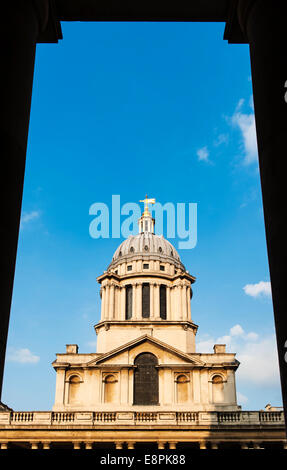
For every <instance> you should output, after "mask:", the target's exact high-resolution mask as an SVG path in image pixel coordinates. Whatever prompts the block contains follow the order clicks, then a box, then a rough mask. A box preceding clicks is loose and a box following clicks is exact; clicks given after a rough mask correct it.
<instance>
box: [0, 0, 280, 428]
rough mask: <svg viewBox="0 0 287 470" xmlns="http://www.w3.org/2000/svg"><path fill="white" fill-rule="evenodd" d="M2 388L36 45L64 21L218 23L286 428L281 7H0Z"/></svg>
mask: <svg viewBox="0 0 287 470" xmlns="http://www.w3.org/2000/svg"><path fill="white" fill-rule="evenodd" d="M1 12H2V24H1V33H2V35H3V38H2V42H1V44H2V49H3V51H2V56H1V59H2V61H1V62H2V74H1V75H2V76H1V78H2V87H1V104H2V106H1V146H2V152H1V157H2V168H1V185H0V187H1V191H2V194H1V195H2V198H1V202H2V219H1V228H0V236H1V247H2V256H1V274H2V276H1V280H2V284H1V286H2V295H1V304H0V319H1V323H0V387H1V388H2V379H3V369H4V361H5V352H6V343H7V334H8V325H9V315H10V307H11V299H12V291H13V281H14V271H15V262H16V253H17V243H18V233H19V222H20V213H21V203H22V192H23V182H24V172H25V158H26V147H27V136H28V127H29V115H30V105H31V95H32V84H33V72H34V58H35V48H36V43H39V42H46V43H57V42H58V40H59V39H62V33H61V24H60V22H61V21H190V22H192V21H202V22H203V21H213V22H225V23H226V27H225V33H224V39H226V40H228V42H229V43H232V44H243V43H245V44H246V43H248V44H249V48H250V60H251V71H252V85H253V97H254V107H255V121H256V132H257V142H258V153H259V168H260V178H261V188H262V198H263V209H264V220H265V231H266V241H267V252H268V261H269V269H270V279H271V286H272V299H273V307H274V320H275V329H276V337H277V346H278V355H279V366H280V376H281V386H282V395H283V404H284V410H285V422H286V423H287V296H286V285H287V243H286V239H287V233H286V232H287V231H286V227H285V225H286V224H285V213H286V205H287V204H286V202H287V197H286V189H285V187H286V176H285V172H284V163H285V162H284V160H285V159H286V155H287V55H286V51H287V37H286V34H285V29H286V27H285V24H284V21H285V18H286V16H287V15H286V13H287V5H286V1H284V0H277V1H276V2H274V1H273V0H192V1H190V2H186V1H183V0H178V1H177V2H175V3H174V4H172V3H170V4H167V3H166V2H163V1H157V2H155V1H154V0H153V1H151V0H146V1H145V2H141V3H138V2H134V1H132V0H123V1H122V2H118V1H117V0H110V1H109V2H107V1H106V0H105V1H101V0H99V1H96V0H25V2H23V1H22V0H15V1H14V2H6V9H5V8H4V5H2V8H1Z"/></svg>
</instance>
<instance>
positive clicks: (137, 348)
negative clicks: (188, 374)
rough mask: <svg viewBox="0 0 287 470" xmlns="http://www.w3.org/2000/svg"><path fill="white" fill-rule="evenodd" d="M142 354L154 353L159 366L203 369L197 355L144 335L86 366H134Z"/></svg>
mask: <svg viewBox="0 0 287 470" xmlns="http://www.w3.org/2000/svg"><path fill="white" fill-rule="evenodd" d="M141 352H151V353H154V354H155V355H156V356H157V357H158V358H159V364H165V365H168V364H171V365H172V364H178V365H184V364H186V365H189V366H191V365H193V366H197V367H203V366H204V364H205V363H204V362H202V361H201V360H200V359H198V358H197V357H196V354H195V355H190V354H187V353H184V352H183V351H180V350H179V349H176V348H174V347H173V346H170V345H169V344H167V343H164V342H162V341H160V340H158V339H156V338H154V337H152V336H149V335H143V336H140V337H139V338H137V339H135V340H133V341H130V342H128V343H126V344H124V345H122V346H120V347H118V348H115V349H113V350H111V351H109V352H107V353H104V354H102V355H101V356H99V357H97V358H96V359H93V360H92V361H90V362H88V364H87V365H86V366H88V367H93V366H99V365H103V366H104V365H112V364H114V365H116V364H121V365H124V364H131V363H132V364H133V360H134V358H135V357H136V356H137V355H138V354H140V353H141Z"/></svg>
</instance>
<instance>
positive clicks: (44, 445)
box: [42, 442, 51, 450]
mask: <svg viewBox="0 0 287 470" xmlns="http://www.w3.org/2000/svg"><path fill="white" fill-rule="evenodd" d="M42 444H43V449H45V450H48V449H50V444H51V443H50V442H43V443H42Z"/></svg>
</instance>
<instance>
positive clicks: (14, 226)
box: [0, 0, 61, 393]
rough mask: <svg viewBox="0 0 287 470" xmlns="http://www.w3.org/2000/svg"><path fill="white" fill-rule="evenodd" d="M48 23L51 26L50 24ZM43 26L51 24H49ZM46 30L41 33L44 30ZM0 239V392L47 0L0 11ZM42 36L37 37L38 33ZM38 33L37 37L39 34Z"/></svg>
mask: <svg viewBox="0 0 287 470" xmlns="http://www.w3.org/2000/svg"><path fill="white" fill-rule="evenodd" d="M51 24H52V27H51ZM49 26H50V27H51V28H50V29H49ZM48 29H49V31H50V33H49V32H48V33H47V34H46V36H45V32H46V31H47V30H48ZM1 33H2V46H3V47H2V54H1V70H2V72H1V92H0V93H1V111H0V116H1V121H0V133H1V160H2V168H1V176H0V191H2V193H1V201H4V200H5V204H2V210H1V231H0V243H1V246H2V247H5V249H4V250H3V253H2V256H1V262H0V263H1V265H0V266H1V274H2V275H1V280H2V285H1V287H2V292H3V294H2V295H1V300H0V302H1V303H0V311H1V315H0V393H1V390H2V379H3V369H4V360H5V352H6V343H7V333H8V325H9V316H10V306H11V298H12V289H13V281H14V270H15V262H16V252H17V243H18V233H19V223H20V213H21V204H22V192H23V182H24V172H25V160H26V148H27V137H28V128H29V118H30V106H31V96H32V85H33V74H34V60H35V49H36V42H38V41H39V40H40V39H41V42H57V41H58V38H60V37H61V31H60V23H59V21H57V20H54V15H53V12H52V10H51V4H50V2H49V1H48V0H39V1H37V2H35V1H32V0H25V2H23V1H22V0H14V1H13V2H5V5H3V10H2V22H1ZM41 36H42V37H41ZM40 37H41V38H40Z"/></svg>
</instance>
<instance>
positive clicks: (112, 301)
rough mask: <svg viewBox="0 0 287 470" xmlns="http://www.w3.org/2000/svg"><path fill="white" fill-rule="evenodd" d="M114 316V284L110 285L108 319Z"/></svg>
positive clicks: (112, 318)
mask: <svg viewBox="0 0 287 470" xmlns="http://www.w3.org/2000/svg"><path fill="white" fill-rule="evenodd" d="M114 316H115V285H114V284H111V285H110V308H109V319H110V320H114Z"/></svg>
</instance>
